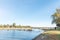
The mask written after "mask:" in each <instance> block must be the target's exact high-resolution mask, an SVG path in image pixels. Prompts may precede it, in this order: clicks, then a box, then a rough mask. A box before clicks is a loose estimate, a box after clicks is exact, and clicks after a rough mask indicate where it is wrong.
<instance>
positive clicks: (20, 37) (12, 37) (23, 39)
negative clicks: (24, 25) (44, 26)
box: [0, 30, 43, 40]
mask: <svg viewBox="0 0 60 40" xmlns="http://www.w3.org/2000/svg"><path fill="white" fill-rule="evenodd" d="M42 32H43V30H33V31H19V30H0V40H32V39H33V38H35V37H36V36H38V35H39V34H41V33H42Z"/></svg>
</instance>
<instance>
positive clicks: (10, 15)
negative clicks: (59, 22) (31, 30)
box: [0, 0, 60, 27]
mask: <svg viewBox="0 0 60 40" xmlns="http://www.w3.org/2000/svg"><path fill="white" fill-rule="evenodd" d="M59 7H60V0H0V24H12V23H13V22H15V23H16V24H21V25H30V26H33V27H40V26H41V27H42V26H43V27H46V26H55V25H53V24H51V21H52V18H51V15H52V14H53V13H54V12H55V11H56V8H59Z"/></svg>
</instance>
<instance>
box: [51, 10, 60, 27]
mask: <svg viewBox="0 0 60 40" xmlns="http://www.w3.org/2000/svg"><path fill="white" fill-rule="evenodd" d="M52 18H53V21H52V24H53V23H55V24H56V26H58V27H60V9H56V12H55V13H54V14H53V15H52Z"/></svg>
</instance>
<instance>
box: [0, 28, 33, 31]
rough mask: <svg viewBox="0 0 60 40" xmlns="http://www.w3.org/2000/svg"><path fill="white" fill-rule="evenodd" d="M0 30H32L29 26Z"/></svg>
mask: <svg viewBox="0 0 60 40" xmlns="http://www.w3.org/2000/svg"><path fill="white" fill-rule="evenodd" d="M0 30H24V31H25V30H26V31H27V30H28V31H32V29H31V28H0Z"/></svg>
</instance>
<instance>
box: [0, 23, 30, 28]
mask: <svg viewBox="0 0 60 40" xmlns="http://www.w3.org/2000/svg"><path fill="white" fill-rule="evenodd" d="M0 28H31V26H21V25H16V23H13V24H12V25H9V24H4V25H2V24H1V25H0Z"/></svg>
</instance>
